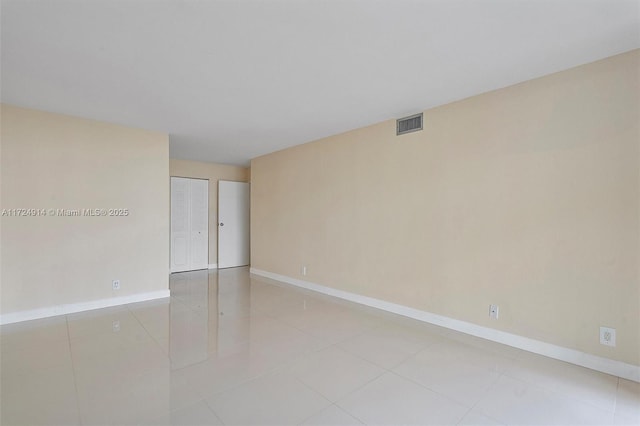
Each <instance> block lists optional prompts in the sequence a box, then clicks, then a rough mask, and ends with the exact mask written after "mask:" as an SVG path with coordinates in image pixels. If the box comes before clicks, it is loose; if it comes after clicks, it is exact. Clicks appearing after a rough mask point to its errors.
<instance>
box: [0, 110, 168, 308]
mask: <svg viewBox="0 0 640 426" xmlns="http://www.w3.org/2000/svg"><path fill="white" fill-rule="evenodd" d="M1 114H2V133H1V141H2V145H1V149H2V171H1V182H2V191H1V208H2V209H17V208H37V209H51V208H53V209H80V210H81V209H85V208H86V209H89V208H94V209H97V208H100V209H111V208H122V209H129V212H130V214H129V216H127V217H109V216H106V217H86V216H84V217H53V216H51V215H47V216H41V217H7V216H4V217H2V219H1V224H2V228H1V229H2V236H1V242H2V258H1V262H0V263H1V264H2V275H1V279H2V281H1V295H2V302H1V313H2V314H8V313H13V312H18V311H25V310H31V309H39V308H50V307H55V306H59V305H63V304H73V303H82V302H88V301H94V300H98V299H106V298H111V297H117V296H129V295H136V294H140V293H147V292H154V291H161V290H168V288H169V282H168V265H169V245H168V241H169V184H168V176H169V142H168V136H167V135H166V134H161V133H156V132H150V131H146V130H138V129H131V128H125V127H121V126H117V125H113V124H106V123H101V122H97V121H91V120H85V119H80V118H75V117H70V116H64V115H59V114H51V113H46V112H41V111H35V110H28V109H22V108H17V107H14V106H9V105H2V110H1ZM113 279H120V281H121V289H120V290H119V291H114V290H112V285H111V281H112V280H113Z"/></svg>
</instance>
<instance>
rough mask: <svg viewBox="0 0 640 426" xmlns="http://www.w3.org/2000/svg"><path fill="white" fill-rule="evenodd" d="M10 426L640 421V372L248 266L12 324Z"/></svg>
mask: <svg viewBox="0 0 640 426" xmlns="http://www.w3.org/2000/svg"><path fill="white" fill-rule="evenodd" d="M0 335H1V338H2V340H1V343H2V345H1V349H2V352H1V356H2V358H1V368H0V371H1V374H2V377H1V384H2V388H1V390H2V393H1V407H0V408H1V423H2V425H14V424H16V425H17V424H23V425H36V424H59V425H72V424H96V425H115V424H144V425H170V424H172V425H222V424H225V425H251V424H274V425H289V424H291V425H296V424H304V425H342V424H376V425H386V424H389V425H391V424H393V425H399V424H407V425H408V424H415V425H427V424H438V425H456V424H462V425H472V424H473V425H484V424H535V425H551V424H559V425H585V424H595V425H605V424H636V425H637V424H640V384H638V383H634V382H630V381H628V380H623V379H618V378H616V377H612V376H608V375H606V374H601V373H598V372H595V371H591V370H587V369H584V368H580V367H577V366H574V365H570V364H566V363H563V362H559V361H555V360H551V359H547V358H544V357H540V356H536V355H533V354H530V353H525V352H522V351H519V350H517V349H514V348H510V347H506V346H502V345H498V344H494V343H491V342H487V341H483V340H481V339H477V338H473V337H469V336H466V335H462V334H459V333H456V332H452V331H448V330H444V329H441V328H438V327H434V326H430V325H426V324H422V323H418V322H414V321H412V320H408V319H404V318H401V317H397V316H393V315H390V314H386V313H382V312H378V311H374V310H369V309H366V308H362V307H359V306H357V305H352V304H348V303H346V302H342V301H339V300H335V299H331V298H328V297H324V296H321V295H317V294H314V293H310V292H305V291H302V290H299V289H296V288H292V287H288V286H286V285H279V284H278V283H275V282H272V281H269V280H265V279H260V278H255V277H250V276H249V273H248V270H247V269H246V268H239V269H230V270H221V271H211V272H209V271H199V272H190V273H182V274H174V275H172V276H171V298H170V301H169V300H164V301H155V302H147V303H139V304H132V305H128V306H123V307H118V308H109V309H102V310H96V311H91V312H86V313H81V314H74V315H67V316H61V317H56V318H51V319H46V320H38V321H31V322H25V323H20V324H13V325H7V326H3V327H2V328H1V331H0Z"/></svg>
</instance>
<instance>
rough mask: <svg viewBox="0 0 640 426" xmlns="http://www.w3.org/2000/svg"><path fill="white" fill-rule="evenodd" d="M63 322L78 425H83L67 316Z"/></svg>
mask: <svg viewBox="0 0 640 426" xmlns="http://www.w3.org/2000/svg"><path fill="white" fill-rule="evenodd" d="M64 322H65V325H66V329H67V343H68V344H69V357H70V358H71V373H72V374H73V387H74V389H75V391H76V392H75V394H76V395H75V396H76V408H77V410H78V424H79V425H81V424H83V422H82V415H81V413H80V393H79V392H78V379H77V377H76V363H75V361H74V360H73V349H72V348H71V331H70V329H69V315H65V316H64Z"/></svg>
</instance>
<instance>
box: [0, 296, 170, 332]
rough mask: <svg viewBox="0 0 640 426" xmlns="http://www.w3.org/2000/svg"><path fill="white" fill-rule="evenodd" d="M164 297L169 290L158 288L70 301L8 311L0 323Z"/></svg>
mask: <svg viewBox="0 0 640 426" xmlns="http://www.w3.org/2000/svg"><path fill="white" fill-rule="evenodd" d="M166 297H169V290H159V291H151V292H148V293H138V294H132V295H130V296H121V297H111V298H108V299H98V300H90V301H88V302H80V303H71V304H67V305H57V306H51V307H47V308H40V309H32V310H29V311H19V312H10V313H8V314H2V315H0V325H4V324H12V323H15V322H21V321H29V320H34V319H40V318H48V317H55V316H58V315H66V314H74V313H76V312H84V311H90V310H93V309H100V308H108V307H111V306H119V305H127V304H129V303H136V302H145V301H147V300H155V299H163V298H166Z"/></svg>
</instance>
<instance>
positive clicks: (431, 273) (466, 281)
mask: <svg viewBox="0 0 640 426" xmlns="http://www.w3.org/2000/svg"><path fill="white" fill-rule="evenodd" d="M639 61H640V54H639V51H637V50H636V51H633V52H630V53H627V54H623V55H619V56H615V57H612V58H609V59H606V60H603V61H599V62H595V63H592V64H588V65H584V66H581V67H578V68H574V69H571V70H567V71H564V72H560V73H557V74H553V75H549V76H546V77H543V78H539V79H536V80H532V81H529V82H525V83H522V84H518V85H515V86H512V87H508V88H505V89H501V90H497V91H494V92H490V93H486V94H482V95H479V96H476V97H472V98H469V99H465V100H462V101H459V102H455V103H452V104H449V105H445V106H442V107H438V108H434V109H431V110H428V111H425V116H424V121H425V125H424V131H422V132H417V133H413V134H408V135H404V136H401V137H396V136H395V121H387V122H383V123H379V124H376V125H373V126H370V127H366V128H362V129H358V130H354V131H352V132H348V133H345V134H341V135H337V136H333V137H330V138H326V139H324V140H320V141H317V142H313V143H308V144H305V145H300V146H297V147H294V148H290V149H286V150H284V151H280V152H276V153H273V154H270V155H266V156H263V157H259V158H257V159H254V160H253V161H252V163H251V173H252V204H251V209H252V220H251V228H252V239H251V248H252V252H251V258H252V266H253V267H254V268H257V269H261V270H265V271H269V272H273V273H277V274H282V275H286V276H290V277H295V278H302V276H301V274H300V272H301V266H302V265H306V266H307V268H308V273H307V276H306V277H305V278H304V279H305V280H308V281H311V282H314V283H317V284H321V285H324V286H329V287H333V288H337V289H340V290H344V291H349V292H352V293H356V294H360V295H365V296H370V297H374V298H378V299H383V300H386V301H390V302H393V303H398V304H402V305H406V306H410V307H413V308H417V309H421V310H424V311H428V312H433V313H436V314H440V315H444V316H448V317H451V318H456V319H460V320H464V321H468V322H472V323H476V324H479V325H482V326H487V327H494V328H496V329H499V330H504V331H507V332H511V333H515V334H518V335H522V336H527V337H530V338H534V339H539V340H542V341H545V342H549V343H552V344H557V345H561V346H564V347H569V348H574V349H577V350H580V351H584V352H588V353H592V354H596V355H599V356H604V357H607V358H611V359H615V360H620V361H624V362H628V363H632V364H636V365H639V364H640V360H639V357H640V355H639V353H640V352H639V351H640V348H639V340H640V337H639V336H640V329H639V324H640V309H639V303H640V293H639V281H638V274H639V270H638V261H639V247H638V243H639V235H640V228H639V223H640V214H639V188H640V186H639V173H638V169H639V166H640V161H639V158H640V156H639V143H640V131H639V125H638V122H639V96H638V93H640V92H639V90H640V87H639V84H638V76H639V70H640V67H639ZM382 101H383V100H382ZM492 303H493V304H498V305H499V307H500V319H499V320H497V321H496V320H490V319H489V317H488V306H489V304H492ZM601 325H604V326H610V327H614V328H616V329H617V340H618V342H617V343H618V344H617V347H615V348H612V347H606V346H602V345H600V344H599V341H598V331H599V326H601Z"/></svg>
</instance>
